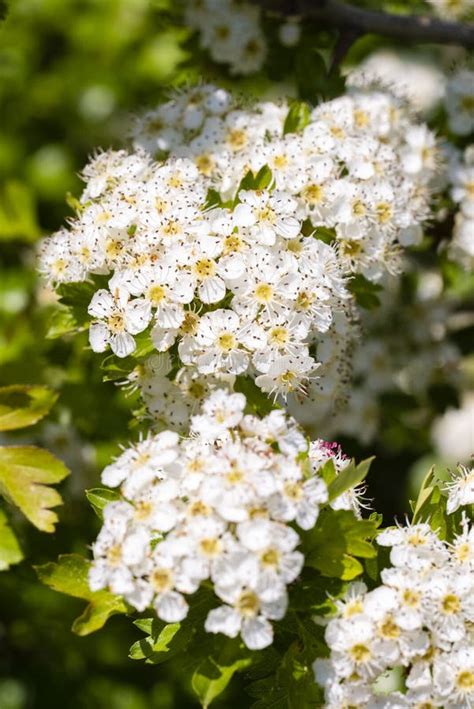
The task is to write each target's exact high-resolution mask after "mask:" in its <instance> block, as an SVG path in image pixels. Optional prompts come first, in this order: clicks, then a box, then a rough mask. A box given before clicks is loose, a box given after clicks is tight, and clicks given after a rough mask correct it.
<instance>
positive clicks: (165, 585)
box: [150, 569, 173, 593]
mask: <svg viewBox="0 0 474 709" xmlns="http://www.w3.org/2000/svg"><path fill="white" fill-rule="evenodd" d="M150 582H151V585H152V586H153V588H154V589H155V591H157V592H158V593H163V591H169V589H170V588H172V587H173V574H172V573H171V571H170V570H169V569H155V571H153V572H152V574H151V576H150Z"/></svg>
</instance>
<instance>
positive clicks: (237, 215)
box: [233, 204, 256, 226]
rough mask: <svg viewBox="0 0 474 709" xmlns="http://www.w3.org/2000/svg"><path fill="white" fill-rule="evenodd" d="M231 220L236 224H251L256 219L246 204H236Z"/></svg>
mask: <svg viewBox="0 0 474 709" xmlns="http://www.w3.org/2000/svg"><path fill="white" fill-rule="evenodd" d="M233 221H234V224H235V225H236V226H252V224H255V221H256V219H255V216H254V213H253V211H252V209H251V207H249V206H248V204H238V205H237V206H236V208H235V209H234V212H233Z"/></svg>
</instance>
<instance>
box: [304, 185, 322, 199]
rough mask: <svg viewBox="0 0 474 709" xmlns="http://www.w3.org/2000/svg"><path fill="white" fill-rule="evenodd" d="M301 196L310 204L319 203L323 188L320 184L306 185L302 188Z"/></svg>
mask: <svg viewBox="0 0 474 709" xmlns="http://www.w3.org/2000/svg"><path fill="white" fill-rule="evenodd" d="M303 197H304V198H305V200H306V201H307V202H309V203H310V204H319V202H321V201H322V199H323V197H324V189H323V187H321V185H314V184H313V185H308V186H307V187H305V188H304V190H303Z"/></svg>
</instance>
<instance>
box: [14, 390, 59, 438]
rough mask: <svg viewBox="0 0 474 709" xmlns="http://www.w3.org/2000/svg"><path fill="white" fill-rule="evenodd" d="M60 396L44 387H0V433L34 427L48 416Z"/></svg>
mask: <svg viewBox="0 0 474 709" xmlns="http://www.w3.org/2000/svg"><path fill="white" fill-rule="evenodd" d="M57 398H58V395H57V394H56V393H55V392H54V391H51V389H48V387H44V386H36V385H32V386H28V385H20V384H15V385H13V386H7V387H0V431H12V430H13V429H16V428H24V427H25V426H32V425H33V424H34V423H36V422H37V421H39V420H40V419H42V418H43V416H46V414H47V413H48V411H49V410H50V409H51V407H52V406H53V404H54V403H55V402H56V399H57Z"/></svg>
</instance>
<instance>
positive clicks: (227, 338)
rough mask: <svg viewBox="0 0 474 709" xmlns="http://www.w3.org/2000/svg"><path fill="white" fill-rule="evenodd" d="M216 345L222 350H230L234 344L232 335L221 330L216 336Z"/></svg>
mask: <svg viewBox="0 0 474 709" xmlns="http://www.w3.org/2000/svg"><path fill="white" fill-rule="evenodd" d="M217 345H218V347H219V349H220V350H221V351H222V352H230V351H231V350H233V349H234V348H235V345H236V340H235V337H234V335H233V334H232V333H231V332H223V333H222V334H220V335H219V337H218V338H217Z"/></svg>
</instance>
